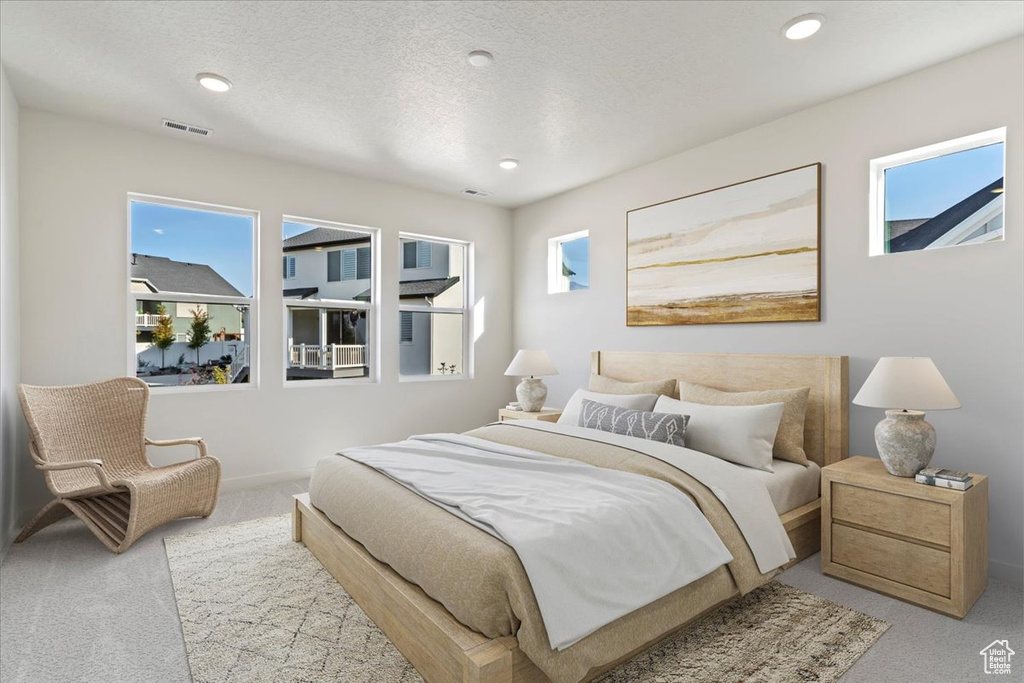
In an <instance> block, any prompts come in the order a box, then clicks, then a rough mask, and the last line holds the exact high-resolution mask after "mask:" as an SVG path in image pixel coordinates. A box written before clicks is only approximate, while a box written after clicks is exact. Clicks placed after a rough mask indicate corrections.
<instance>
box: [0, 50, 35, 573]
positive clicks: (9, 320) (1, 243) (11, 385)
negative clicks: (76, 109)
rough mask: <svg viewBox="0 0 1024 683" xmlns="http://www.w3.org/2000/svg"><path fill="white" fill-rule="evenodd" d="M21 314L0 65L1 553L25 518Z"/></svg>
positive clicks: (14, 135) (11, 150)
mask: <svg viewBox="0 0 1024 683" xmlns="http://www.w3.org/2000/svg"><path fill="white" fill-rule="evenodd" d="M18 318H19V301H18V102H17V100H16V99H15V98H14V93H13V92H12V91H11V86H10V84H9V83H8V82H7V74H6V73H5V72H4V70H3V67H2V66H0V558H2V557H3V555H4V553H5V552H6V551H7V547H8V545H9V544H10V542H11V541H12V540H13V539H14V536H15V529H16V527H17V525H18V523H19V521H20V520H19V519H18V515H19V514H20V510H21V505H20V503H19V502H18V494H17V490H18V488H17V486H16V482H17V481H18V477H19V474H18V471H19V468H22V469H23V468H24V467H25V466H26V463H24V462H23V460H22V458H25V457H28V456H27V453H26V448H25V446H24V444H23V440H24V436H23V435H24V427H23V423H22V420H21V408H20V407H19V404H18V396H17V393H16V390H15V387H16V386H17V384H18V381H19V348H18V347H19V343H18V342H19V339H18Z"/></svg>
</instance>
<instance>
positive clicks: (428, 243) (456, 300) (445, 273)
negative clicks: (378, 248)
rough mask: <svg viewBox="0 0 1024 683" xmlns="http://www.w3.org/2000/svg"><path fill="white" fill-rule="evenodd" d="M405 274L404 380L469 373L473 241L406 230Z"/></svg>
mask: <svg viewBox="0 0 1024 683" xmlns="http://www.w3.org/2000/svg"><path fill="white" fill-rule="evenodd" d="M400 242H401V250H402V251H401V258H402V260H401V264H402V269H401V271H400V274H399V282H398V287H399V294H398V296H399V302H398V304H399V373H400V376H401V378H402V379H403V380H408V379H423V378H437V377H447V378H454V377H467V376H469V375H470V373H471V369H470V367H469V366H470V363H471V354H470V353H468V351H469V342H468V331H469V329H470V327H469V308H468V306H469V293H470V292H469V277H470V262H471V260H472V248H473V245H472V244H469V243H467V242H458V241H454V240H445V239H441V238H436V237H422V236H418V235H407V234H403V235H401V236H400Z"/></svg>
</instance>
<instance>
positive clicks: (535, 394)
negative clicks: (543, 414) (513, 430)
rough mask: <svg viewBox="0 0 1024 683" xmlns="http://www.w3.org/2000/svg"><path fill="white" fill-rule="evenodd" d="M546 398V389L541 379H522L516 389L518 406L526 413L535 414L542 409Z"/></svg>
mask: <svg viewBox="0 0 1024 683" xmlns="http://www.w3.org/2000/svg"><path fill="white" fill-rule="evenodd" d="M547 397H548V388H547V385H545V384H544V380H542V379H537V378H535V377H524V378H523V381H522V382H520V383H519V386H517V387H516V398H518V399H519V405H521V406H522V407H523V410H525V411H526V412H528V413H536V412H537V411H539V410H540V409H541V408H543V407H544V401H545V400H547Z"/></svg>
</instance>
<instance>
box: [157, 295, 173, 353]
mask: <svg viewBox="0 0 1024 683" xmlns="http://www.w3.org/2000/svg"><path fill="white" fill-rule="evenodd" d="M156 314H157V316H159V317H158V318H157V319H156V327H154V328H153V346H155V347H157V348H158V349H160V367H161V368H165V367H167V363H165V362H164V352H165V351H167V349H169V348H171V344H173V343H174V321H173V320H171V316H169V315H167V309H166V308H164V305H163V304H157V306H156Z"/></svg>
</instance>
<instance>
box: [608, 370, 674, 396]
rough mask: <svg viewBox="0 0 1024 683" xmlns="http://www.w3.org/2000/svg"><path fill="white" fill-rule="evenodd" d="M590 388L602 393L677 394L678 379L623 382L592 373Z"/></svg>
mask: <svg viewBox="0 0 1024 683" xmlns="http://www.w3.org/2000/svg"><path fill="white" fill-rule="evenodd" d="M589 389H590V390H591V391H597V392H599V393H602V394H619V395H625V394H656V395H658V396H675V393H676V381H675V380H674V379H655V380H651V381H649V382H622V381H620V380H617V379H613V378H611V377H606V376H605V375H595V374H593V373H591V375H590V387H589Z"/></svg>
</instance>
